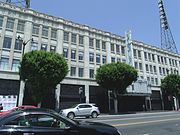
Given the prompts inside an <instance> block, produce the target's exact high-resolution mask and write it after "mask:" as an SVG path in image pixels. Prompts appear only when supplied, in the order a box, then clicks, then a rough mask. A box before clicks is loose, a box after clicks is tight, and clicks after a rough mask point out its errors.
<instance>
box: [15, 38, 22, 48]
mask: <svg viewBox="0 0 180 135" xmlns="http://www.w3.org/2000/svg"><path fill="white" fill-rule="evenodd" d="M22 44H23V41H22V40H19V39H16V41H15V47H14V49H15V50H22Z"/></svg>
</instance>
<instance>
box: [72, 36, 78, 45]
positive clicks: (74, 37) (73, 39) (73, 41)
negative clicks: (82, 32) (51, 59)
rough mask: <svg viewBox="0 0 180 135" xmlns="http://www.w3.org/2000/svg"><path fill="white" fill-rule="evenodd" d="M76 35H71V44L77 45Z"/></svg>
mask: <svg viewBox="0 0 180 135" xmlns="http://www.w3.org/2000/svg"><path fill="white" fill-rule="evenodd" d="M76 36H77V35H76V34H71V42H72V43H75V44H76Z"/></svg>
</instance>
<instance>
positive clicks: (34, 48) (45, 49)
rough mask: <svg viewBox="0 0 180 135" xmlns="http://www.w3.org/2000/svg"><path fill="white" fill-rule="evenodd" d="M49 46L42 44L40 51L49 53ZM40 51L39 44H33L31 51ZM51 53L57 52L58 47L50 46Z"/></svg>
mask: <svg viewBox="0 0 180 135" xmlns="http://www.w3.org/2000/svg"><path fill="white" fill-rule="evenodd" d="M47 47H48V44H45V43H42V44H41V48H40V50H44V51H48V49H47ZM33 50H38V43H37V42H31V51H33ZM49 51H50V52H56V46H54V45H50V50H49Z"/></svg>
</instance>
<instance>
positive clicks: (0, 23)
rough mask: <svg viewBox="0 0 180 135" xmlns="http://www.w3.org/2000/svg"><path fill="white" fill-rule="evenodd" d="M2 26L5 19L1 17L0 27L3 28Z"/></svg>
mask: <svg viewBox="0 0 180 135" xmlns="http://www.w3.org/2000/svg"><path fill="white" fill-rule="evenodd" d="M2 26H3V17H2V16H0V27H2Z"/></svg>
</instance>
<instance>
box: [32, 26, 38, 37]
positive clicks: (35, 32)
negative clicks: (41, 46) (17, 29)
mask: <svg viewBox="0 0 180 135" xmlns="http://www.w3.org/2000/svg"><path fill="white" fill-rule="evenodd" d="M32 34H35V35H38V34H39V25H33V30H32Z"/></svg>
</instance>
